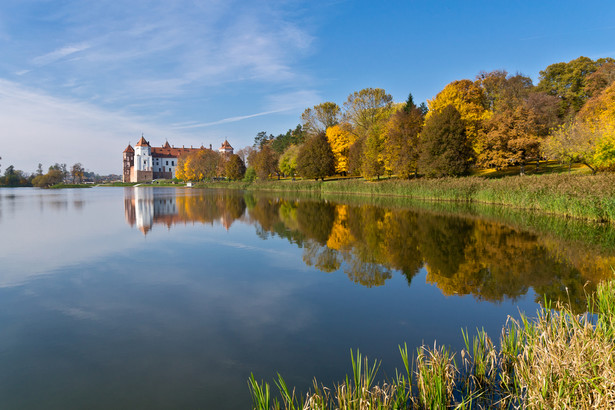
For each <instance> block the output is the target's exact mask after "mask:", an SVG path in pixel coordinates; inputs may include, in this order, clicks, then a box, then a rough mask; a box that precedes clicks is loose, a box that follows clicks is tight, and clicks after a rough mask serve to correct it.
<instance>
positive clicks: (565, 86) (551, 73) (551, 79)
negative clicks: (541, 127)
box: [537, 56, 615, 117]
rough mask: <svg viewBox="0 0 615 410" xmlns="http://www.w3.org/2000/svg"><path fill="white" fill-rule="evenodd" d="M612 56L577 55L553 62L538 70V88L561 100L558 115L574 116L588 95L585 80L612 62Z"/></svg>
mask: <svg viewBox="0 0 615 410" xmlns="http://www.w3.org/2000/svg"><path fill="white" fill-rule="evenodd" d="M614 62H615V60H613V59H612V58H600V59H598V60H596V61H593V60H592V59H591V58H588V57H583V56H581V57H579V58H577V59H575V60H572V61H569V62H567V63H564V62H561V63H555V64H551V65H550V66H548V67H547V68H546V69H544V70H543V71H541V72H540V82H539V83H538V86H537V88H538V90H539V91H544V92H546V93H548V94H550V95H554V96H556V97H558V98H559V99H560V101H561V104H560V115H561V116H570V117H572V116H574V114H576V113H577V112H578V111H579V110H580V109H581V108H582V107H583V104H585V102H586V101H587V99H588V98H589V97H590V95H589V94H588V89H587V88H586V82H587V79H588V77H589V76H590V75H591V74H592V73H594V72H596V71H597V70H598V69H599V68H600V67H601V66H602V65H604V64H607V63H614Z"/></svg>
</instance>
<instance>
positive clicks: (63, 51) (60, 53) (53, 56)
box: [32, 43, 90, 66]
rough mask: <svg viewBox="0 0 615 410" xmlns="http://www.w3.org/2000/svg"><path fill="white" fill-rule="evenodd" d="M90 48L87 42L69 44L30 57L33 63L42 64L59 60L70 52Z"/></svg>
mask: <svg viewBox="0 0 615 410" xmlns="http://www.w3.org/2000/svg"><path fill="white" fill-rule="evenodd" d="M88 48H90V45H89V44H85V43H83V44H71V45H67V46H64V47H62V48H59V49H57V50H54V51H52V52H50V53H47V54H44V55H42V56H38V57H35V58H33V59H32V62H33V63H34V64H35V65H38V66H43V65H47V64H51V63H54V62H56V61H58V60H61V59H62V58H64V57H68V56H70V55H71V54H75V53H79V52H80V51H84V50H87V49H88Z"/></svg>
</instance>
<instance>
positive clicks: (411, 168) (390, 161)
mask: <svg viewBox="0 0 615 410" xmlns="http://www.w3.org/2000/svg"><path fill="white" fill-rule="evenodd" d="M423 122H424V119H423V113H422V111H421V109H420V108H419V107H417V106H416V105H414V103H413V102H412V94H411V95H410V96H409V97H408V102H406V105H405V107H404V108H403V109H402V110H399V111H397V112H396V113H395V114H393V115H392V116H391V118H389V121H388V122H387V125H386V141H385V166H386V167H387V168H388V169H390V170H391V171H392V172H394V173H395V174H397V176H398V177H400V178H409V177H410V175H411V174H412V172H414V173H416V171H417V165H418V157H419V134H420V132H421V129H422V128H423Z"/></svg>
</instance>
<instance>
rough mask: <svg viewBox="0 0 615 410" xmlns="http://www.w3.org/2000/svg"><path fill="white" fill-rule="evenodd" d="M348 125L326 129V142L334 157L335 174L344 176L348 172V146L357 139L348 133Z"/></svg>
mask: <svg viewBox="0 0 615 410" xmlns="http://www.w3.org/2000/svg"><path fill="white" fill-rule="evenodd" d="M349 128H350V125H349V124H341V125H334V126H332V127H329V128H327V132H326V135H327V141H329V145H330V146H331V151H333V155H334V157H335V172H337V173H340V174H344V175H345V174H346V173H347V172H348V154H349V152H350V146H351V145H352V144H354V142H355V141H356V139H357V137H356V136H355V135H354V134H353V133H351V132H350V131H349Z"/></svg>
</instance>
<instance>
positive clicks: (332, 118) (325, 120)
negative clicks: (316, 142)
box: [301, 102, 341, 136]
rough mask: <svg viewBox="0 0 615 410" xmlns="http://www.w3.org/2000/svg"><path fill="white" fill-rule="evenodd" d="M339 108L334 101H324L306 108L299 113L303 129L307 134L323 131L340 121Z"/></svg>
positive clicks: (311, 134)
mask: <svg viewBox="0 0 615 410" xmlns="http://www.w3.org/2000/svg"><path fill="white" fill-rule="evenodd" d="M340 115H341V109H340V107H339V106H338V105H337V104H336V103H334V102H324V103H321V104H318V105H315V106H314V107H312V108H306V109H305V111H303V114H301V120H302V121H303V130H304V131H305V132H306V133H307V134H308V136H314V135H316V134H319V133H321V132H325V131H326V130H327V128H329V127H333V126H334V125H336V124H338V123H339V121H340Z"/></svg>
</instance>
